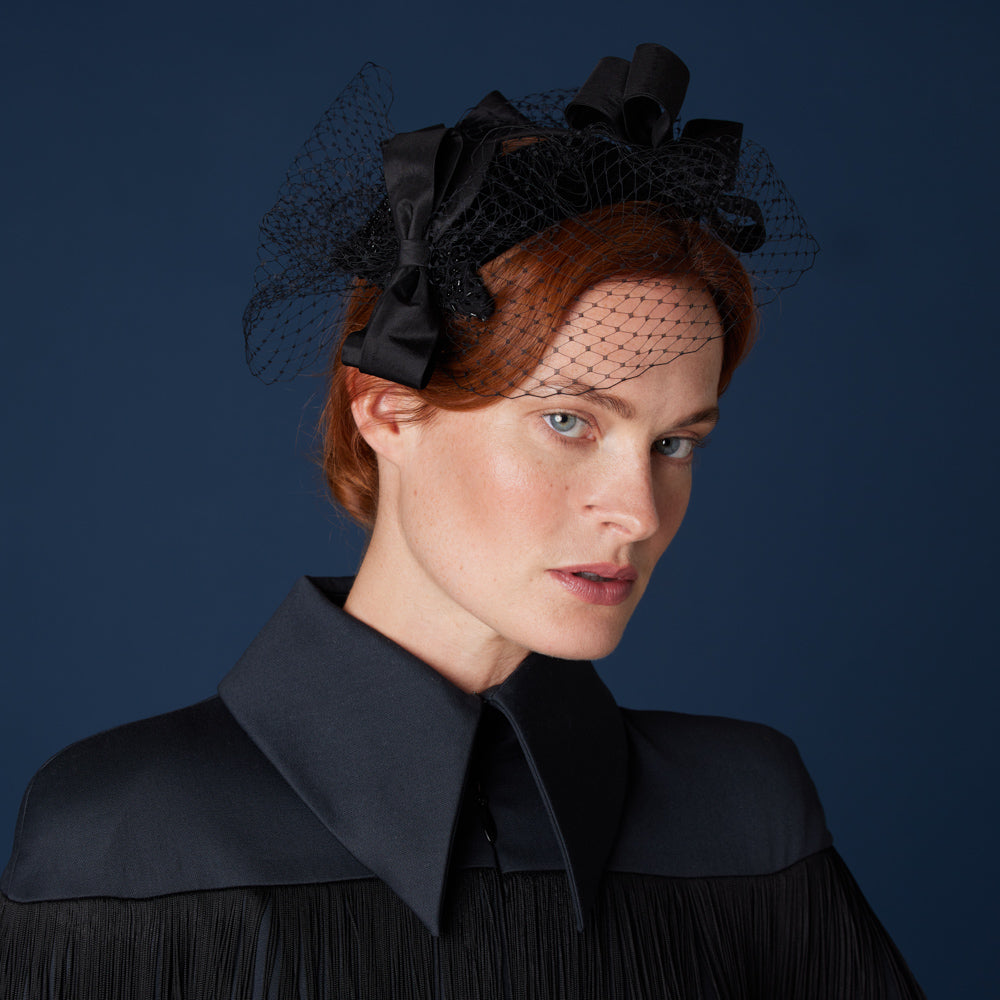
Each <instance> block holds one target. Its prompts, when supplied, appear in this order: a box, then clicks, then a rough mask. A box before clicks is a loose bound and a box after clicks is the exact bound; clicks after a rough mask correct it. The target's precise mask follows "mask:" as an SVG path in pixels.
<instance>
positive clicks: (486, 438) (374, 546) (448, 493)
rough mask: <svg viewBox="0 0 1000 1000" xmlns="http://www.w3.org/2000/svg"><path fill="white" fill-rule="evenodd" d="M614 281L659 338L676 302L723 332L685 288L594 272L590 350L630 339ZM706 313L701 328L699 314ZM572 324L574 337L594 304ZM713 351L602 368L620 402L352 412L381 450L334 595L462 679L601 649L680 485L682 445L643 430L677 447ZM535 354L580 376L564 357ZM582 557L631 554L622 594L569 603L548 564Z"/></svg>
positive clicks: (469, 686)
mask: <svg viewBox="0 0 1000 1000" xmlns="http://www.w3.org/2000/svg"><path fill="white" fill-rule="evenodd" d="M623 288H625V290H626V291H634V290H635V289H636V288H638V289H640V290H641V291H642V292H643V293H644V295H645V299H646V301H647V302H648V301H649V299H650V298H651V297H652V296H654V295H656V296H659V297H660V300H661V301H660V302H659V303H658V305H657V309H654V310H653V311H652V313H651V315H650V316H649V317H648V318H647V319H646V320H645V321H644V323H645V327H646V329H645V330H644V334H645V336H646V337H647V338H648V335H649V330H650V329H652V330H654V331H658V330H659V329H660V328H662V329H663V333H664V336H665V337H667V336H672V335H673V333H675V332H676V326H677V324H678V323H679V322H683V319H682V318H678V317H682V316H683V315H685V314H686V312H687V311H696V312H697V315H698V316H699V317H700V318H701V322H700V328H701V329H703V330H705V329H708V332H709V335H710V336H714V337H715V338H718V337H719V334H721V328H720V327H719V325H718V319H717V316H716V315H715V313H714V309H713V307H712V305H711V299H710V298H709V297H708V296H707V294H706V293H705V292H704V291H701V290H700V289H696V288H690V287H688V288H677V287H676V286H674V285H672V284H663V285H661V286H647V285H644V284H642V283H639V282H622V281H618V282H605V283H602V284H599V285H596V286H594V287H593V288H591V289H590V290H589V291H588V292H587V293H585V295H584V296H583V297H581V301H580V303H579V305H578V314H579V315H584V314H585V313H586V314H587V315H588V318H590V317H592V316H593V314H594V309H595V308H597V309H600V310H602V312H601V315H602V316H606V317H607V329H608V333H607V334H606V337H607V340H606V342H605V343H604V344H603V345H599V346H598V347H597V348H591V350H592V351H594V350H596V351H604V352H606V353H610V352H612V351H617V352H620V351H621V350H622V349H623V348H628V345H629V344H630V343H631V342H632V338H634V337H635V336H636V333H635V328H634V325H633V327H632V328H631V329H629V330H627V331H626V330H625V329H624V327H625V323H624V322H623V319H627V318H628V317H623V316H621V315H616V312H615V308H614V307H615V304H616V303H618V302H620V301H622V298H623V297H622V295H621V290H622V289H623ZM588 311H589V312H588ZM706 311H707V313H708V314H710V315H711V316H712V317H713V318H714V324H715V326H714V328H706V326H705V320H704V317H705V315H706ZM657 323H659V326H657V325H656V324H657ZM577 325H578V324H576V323H575V318H574V314H571V315H570V317H569V319H568V320H567V322H566V324H564V326H563V328H562V329H561V330H560V332H559V334H558V335H557V340H556V343H555V344H554V345H553V356H555V357H556V358H557V359H558V358H559V357H560V355H559V354H558V352H559V348H560V346H561V345H565V344H566V343H567V342H568V341H570V340H571V339H572V338H573V337H574V334H575V333H577V332H578V331H577ZM587 326H588V330H589V337H590V339H589V340H588V344H590V343H592V342H593V322H592V319H591V321H590V322H589V323H588V324H587ZM617 356H618V355H617V354H616V357H617ZM721 364H722V347H721V339H708V340H706V341H705V342H704V343H703V345H702V346H701V347H700V349H698V350H696V351H694V352H692V353H689V354H685V355H682V356H680V357H677V358H675V359H674V360H672V361H670V362H669V363H667V364H659V365H653V366H651V367H648V368H646V369H645V370H644V371H643V372H642V374H640V375H639V376H637V377H634V378H631V379H628V380H626V381H624V382H620V383H618V384H617V385H615V386H613V388H612V389H610V390H608V392H609V393H613V394H614V395H615V396H616V397H618V398H619V399H620V400H623V401H624V402H625V403H627V404H628V405H629V406H630V407H631V410H632V411H633V412H632V413H631V414H629V415H622V414H620V413H616V412H613V411H612V410H610V409H608V408H605V407H601V406H599V405H597V403H596V402H595V401H594V400H593V399H592V398H589V397H588V396H587V395H580V394H575V395H570V394H568V393H559V394H556V395H549V396H546V397H538V396H522V397H517V398H514V399H499V400H498V401H497V402H495V403H493V404H491V405H490V406H488V407H485V408H483V409H478V410H472V411H465V412H451V411H438V412H437V413H436V414H435V415H434V417H433V418H432V419H431V420H430V421H429V422H426V423H422V424H406V423H395V424H393V423H392V422H391V421H389V422H388V423H387V421H386V420H385V419H384V418H381V419H379V420H378V421H376V422H374V423H371V424H368V425H366V424H364V423H362V421H359V426H361V427H362V432H363V433H364V434H365V437H366V439H368V441H369V443H370V444H371V445H372V447H373V448H374V449H375V451H376V454H377V455H378V458H379V477H380V479H379V494H380V495H379V509H378V514H377V518H376V524H375V528H374V531H373V534H372V540H371V544H370V546H369V549H368V551H367V553H366V555H365V559H364V561H363V563H362V566H361V569H360V570H359V573H358V579H357V582H356V584H355V587H354V589H353V590H352V592H351V595H350V597H349V598H348V602H347V605H346V607H347V610H348V611H349V612H350V613H351V614H354V615H356V616H357V617H359V618H361V619H362V620H364V621H366V622H368V623H369V624H370V625H373V626H374V627H375V628H378V629H379V630H380V631H382V632H383V633H384V634H386V635H388V636H389V637H390V638H393V639H395V640H396V641H397V642H399V643H400V644H401V645H403V646H405V647H406V648H408V649H410V650H411V651H412V652H414V653H415V654H416V655H418V656H420V657H421V658H422V659H424V660H426V661H427V662H428V663H430V664H431V665H432V666H434V667H436V668H437V669H438V670H440V671H441V672H442V673H444V674H445V675H446V676H448V677H449V678H450V679H451V680H453V681H454V682H455V683H457V684H459V685H460V686H462V687H464V688H465V689H466V690H481V689H482V688H483V687H485V686H488V684H490V683H497V682H499V681H500V680H502V679H503V678H504V677H505V676H507V674H509V673H510V671H511V670H512V669H513V668H514V667H515V666H516V665H517V663H519V662H520V660H521V659H523V657H524V656H525V655H526V653H527V652H528V651H530V650H535V651H538V652H541V653H546V654H548V655H550V656H557V657H561V658H566V659H593V658H597V657H601V656H606V655H607V654H608V653H610V652H611V651H612V650H613V649H614V647H615V646H616V645H617V643H618V641H619V639H620V638H621V635H622V632H623V630H624V628H625V625H626V624H627V622H628V620H629V618H630V616H631V614H632V612H633V611H634V610H635V607H636V605H637V604H638V601H639V599H640V597H641V596H642V594H643V592H644V590H645V588H646V585H647V584H648V582H649V578H650V574H651V573H652V571H653V568H654V566H655V565H656V563H657V560H658V559H659V558H660V556H661V555H662V554H663V552H664V550H665V549H666V547H667V546H668V545H669V544H670V541H671V540H672V539H673V537H674V535H675V533H676V531H677V529H678V528H679V526H680V523H681V520H682V519H683V517H684V512H685V510H686V508H687V503H688V498H689V496H690V491H691V460H690V456H689V455H687V454H684V456H683V457H672V454H671V455H666V454H662V453H660V450H658V449H659V448H660V447H662V445H657V442H662V441H664V440H666V441H667V442H668V443H669V445H670V447H671V448H674V449H677V450H678V455H680V454H681V452H686V451H689V450H690V449H689V448H688V447H687V445H686V442H687V441H688V440H689V439H694V438H699V437H701V436H704V435H705V434H707V432H708V431H709V430H710V429H711V426H712V422H713V421H712V420H711V419H708V420H703V421H701V422H699V423H695V424H686V423H684V422H683V421H684V420H685V419H686V418H688V417H689V416H691V415H693V414H698V413H700V412H701V411H704V410H706V409H709V408H711V407H712V406H714V405H715V403H716V402H717V387H718V381H719V373H720V370H721ZM549 367H550V368H552V369H553V370H555V371H557V372H559V374H561V375H565V376H568V377H584V376H582V375H580V374H579V372H578V371H576V370H571V369H573V368H574V366H573V365H572V364H570V363H564V364H563V365H562V368H561V370H560V365H559V361H558V360H556V361H550V363H549ZM357 412H358V411H357V410H356V415H357ZM560 413H561V414H567V415H569V416H565V417H558V418H556V419H557V420H558V421H560V424H559V426H560V427H568V428H570V433H568V434H567V433H559V431H558V430H556V429H554V427H553V420H552V414H560ZM573 418H575V419H573ZM366 426H367V427H368V429H366ZM594 563H611V564H614V565H616V566H626V565H630V566H632V567H634V568H635V570H636V571H637V573H638V578H637V580H636V582H635V584H634V586H633V588H632V591H631V593H630V595H629V597H628V598H627V599H626V600H625V601H624V603H622V604H618V605H595V604H591V603H588V602H586V601H583V600H581V599H580V598H579V597H578V596H576V595H574V594H572V593H569V592H568V591H567V589H566V588H565V587H564V586H562V585H561V584H560V583H558V582H557V581H556V579H555V578H554V577H553V575H552V573H551V572H550V571H551V570H553V569H558V568H560V567H567V566H576V565H586V564H594Z"/></svg>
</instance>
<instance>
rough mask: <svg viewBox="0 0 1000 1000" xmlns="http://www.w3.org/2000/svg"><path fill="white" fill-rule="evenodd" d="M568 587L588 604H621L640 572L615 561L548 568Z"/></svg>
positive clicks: (567, 588) (553, 575)
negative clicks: (617, 564) (618, 564)
mask: <svg viewBox="0 0 1000 1000" xmlns="http://www.w3.org/2000/svg"><path fill="white" fill-rule="evenodd" d="M549 573H550V574H551V575H552V577H554V578H555V580H556V581H558V582H559V583H560V584H561V585H562V586H563V587H564V588H565V589H566V590H568V591H569V592H570V593H571V594H573V595H574V596H575V597H578V598H579V599H580V600H582V601H585V602H586V603H587V604H603V605H614V604H621V603H622V602H623V601H625V600H626V599H627V598H628V596H629V594H631V593H632V586H633V584H634V583H635V581H636V580H637V579H638V577H639V574H638V573H637V572H636V570H635V569H634V568H633V567H632V566H616V565H614V564H613V563H588V564H586V565H583V566H562V567H560V568H559V569H552V570H549Z"/></svg>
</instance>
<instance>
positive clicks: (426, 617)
mask: <svg viewBox="0 0 1000 1000" xmlns="http://www.w3.org/2000/svg"><path fill="white" fill-rule="evenodd" d="M400 555H401V547H400V546H398V545H391V544H386V539H385V532H384V531H383V532H380V531H379V526H378V524H376V527H375V530H374V531H373V533H372V540H371V543H370V544H369V546H368V549H367V551H366V552H365V556H364V559H363V560H362V561H361V566H360V568H359V569H358V574H357V578H356V579H355V581H354V586H353V587H352V588H351V592H350V594H348V596H347V600H346V602H345V603H344V610H345V611H346V612H347V613H348V614H350V615H352V616H353V617H354V618H357V619H358V620H359V621H363V622H364V623H365V624H366V625H369V626H371V627H372V628H374V629H377V630H378V631H379V632H381V633H382V634H383V635H384V636H386V637H387V638H389V639H392V641H393V642H395V643H397V644H398V645H400V646H402V647H403V648H404V649H405V650H407V651H408V652H410V653H412V654H413V655H414V656H416V657H419V658H420V659H421V660H423V661H424V662H425V663H426V664H428V665H429V666H431V667H433V668H434V669H435V670H436V671H437V672H438V673H439V674H441V675H442V676H444V677H445V678H446V679H447V680H449V681H451V683H452V684H454V685H455V686H456V687H459V688H461V689H462V690H463V691H466V692H468V693H471V694H478V693H479V692H480V691H485V690H486V689H487V688H489V687H493V686H494V685H496V684H500V683H502V682H503V681H504V680H506V679H507V678H508V677H509V676H510V675H511V673H512V672H513V671H514V668H515V667H516V666H517V665H518V664H519V663H520V662H521V660H523V659H524V657H525V656H526V655H527V653H528V650H527V649H524V648H523V647H520V646H517V645H515V644H514V643H512V642H510V641H509V640H507V639H504V638H503V637H502V636H500V635H498V634H497V633H496V632H495V631H493V629H491V628H490V627H489V626H488V625H486V624H484V623H483V622H480V621H478V620H476V619H474V618H473V617H472V616H471V615H469V614H468V613H467V612H465V611H464V610H463V609H462V608H460V607H457V606H455V605H454V604H453V602H451V601H450V600H448V599H442V597H443V595H441V594H440V592H439V591H438V590H437V588H436V587H435V586H434V584H433V582H432V581H430V580H428V579H427V577H426V575H424V574H423V573H422V572H421V571H420V569H419V567H417V566H415V565H414V564H413V562H412V560H409V559H407V558H406V556H405V555H403V557H402V558H400Z"/></svg>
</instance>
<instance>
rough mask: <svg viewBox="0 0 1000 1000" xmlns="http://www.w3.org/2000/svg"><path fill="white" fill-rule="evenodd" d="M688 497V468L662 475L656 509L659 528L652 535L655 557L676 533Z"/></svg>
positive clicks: (685, 508)
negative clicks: (677, 472)
mask: <svg viewBox="0 0 1000 1000" xmlns="http://www.w3.org/2000/svg"><path fill="white" fill-rule="evenodd" d="M690 499H691V471H690V469H686V470H685V471H684V472H683V473H681V474H679V475H678V474H674V475H669V476H665V477H664V482H663V483H662V484H661V485H660V490H659V496H658V497H657V511H658V513H659V520H660V527H659V530H658V531H657V532H656V535H655V536H654V540H655V544H656V558H657V559H659V558H660V556H661V555H663V553H664V551H665V549H666V548H667V546H668V545H669V544H670V543H671V542H672V541H673V539H674V536H675V535H676V534H677V530H678V528H680V526H681V522H682V521H683V520H684V514H685V513H686V512H687V507H688V502H689V500H690Z"/></svg>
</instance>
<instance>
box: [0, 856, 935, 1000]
mask: <svg viewBox="0 0 1000 1000" xmlns="http://www.w3.org/2000/svg"><path fill="white" fill-rule="evenodd" d="M450 912H451V914H452V916H451V920H450V923H449V925H448V926H447V927H446V928H445V931H444V933H443V934H442V935H441V937H440V938H439V939H435V938H433V937H432V936H431V935H430V934H429V932H428V931H427V930H426V929H425V928H424V926H423V925H422V924H421V923H420V922H419V921H418V920H417V918H416V917H415V916H414V915H413V913H412V912H411V911H410V910H409V909H408V907H407V906H406V905H405V904H404V903H402V902H401V901H400V900H399V899H398V897H396V896H395V895H394V894H393V893H392V892H391V890H389V889H388V888H387V887H386V886H385V885H384V884H383V883H381V882H379V881H378V880H376V879H363V880H356V881H349V882H336V883H330V884H325V885H307V886H279V887H269V888H250V889H243V888H239V889H225V890H219V891H208V892H191V893H182V894H179V895H174V896H163V897H158V898H155V899H146V900H121V899H103V898H102V899H83V900H70V901H62V902H42V903H14V902H11V901H9V900H6V899H4V898H3V897H2V896H0V1000H306V998H308V1000H334V998H336V1000H343V998H352V1000H431V998H433V1000H473V998H482V1000H502V997H503V994H504V992H506V990H505V980H506V981H507V982H508V983H509V985H510V990H511V993H512V995H513V996H515V997H518V998H524V1000H529V998H530V1000H556V998H564V997H567V998H568V997H572V998H574V1000H586V998H594V1000H598V998H599V1000H609V998H615V1000H618V998H621V1000H647V998H648V1000H654V998H655V1000H666V998H676V1000H751V998H756V1000H773V998H781V1000H797V998H801V1000H824V998H829V1000H844V998H847V997H850V998H866V1000H867V998H870V1000H908V998H922V997H923V993H922V992H921V991H920V988H919V987H918V986H917V984H916V982H915V981H914V980H913V977H912V975H911V974H910V972H909V970H908V969H907V968H906V964H905V963H904V962H903V960H902V958H901V957H900V955H899V953H898V952H897V951H896V949H895V947H894V946H893V944H892V942H891V941H890V940H889V938H888V936H887V935H886V933H885V931H884V929H883V928H882V926H881V925H880V924H879V922H878V920H877V919H876V917H875V916H874V914H873V913H872V911H871V909H870V908H869V906H868V904H867V902H866V901H865V899H864V897H863V896H862V895H861V892H860V890H859V889H858V887H857V885H856V884H855V882H854V880H853V878H852V877H851V875H850V873H849V872H848V870H847V868H846V867H845V866H844V864H843V862H842V861H841V860H840V858H839V857H838V856H837V855H836V853H835V852H834V851H833V850H832V849H831V850H829V851H824V852H821V853H820V854H817V855H814V856H812V857H811V858H807V859H805V860H804V861H801V862H799V863H798V864H796V865H793V866H792V867H791V868H788V869H786V870H785V871H783V872H779V873H777V874H775V875H766V876H751V877H734V878H692V879H678V878H662V877H656V876H648V875H630V874H619V873H609V874H607V875H606V876H605V881H604V887H603V892H602V895H601V898H600V901H599V903H598V906H597V907H596V909H595V912H594V913H593V914H592V915H591V917H590V919H589V920H588V924H587V928H586V930H585V931H584V933H582V934H578V933H577V931H576V928H575V920H576V918H575V915H574V911H573V902H572V899H571V897H570V893H569V887H568V885H567V883H566V879H565V877H564V876H563V874H562V873H554V872H543V873H526V874H509V875H499V874H498V873H496V872H495V871H491V870H482V869H475V870H471V871H466V872H463V873H461V874H460V875H458V876H457V877H456V879H455V886H454V889H453V896H452V899H451V905H450Z"/></svg>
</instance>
